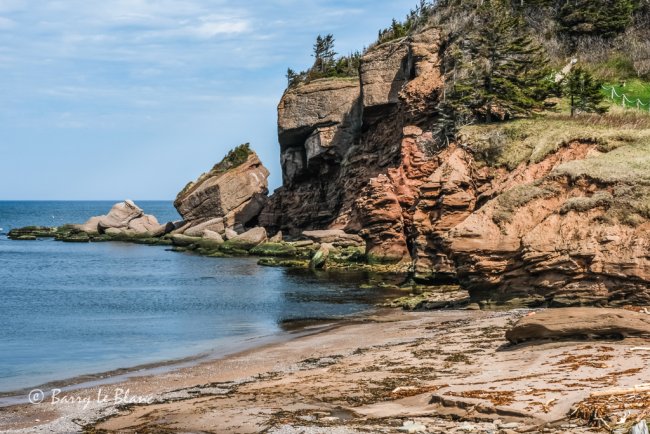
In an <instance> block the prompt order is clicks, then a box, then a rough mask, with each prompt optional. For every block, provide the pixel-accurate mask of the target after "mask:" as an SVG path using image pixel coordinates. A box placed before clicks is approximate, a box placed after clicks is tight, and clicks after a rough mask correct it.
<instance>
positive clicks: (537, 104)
mask: <svg viewBox="0 0 650 434" xmlns="http://www.w3.org/2000/svg"><path fill="white" fill-rule="evenodd" d="M528 32H529V30H528V28H527V26H526V24H525V22H524V21H523V19H522V18H521V17H519V16H516V15H514V14H513V13H512V9H511V8H510V7H509V5H508V3H507V1H506V0H491V1H490V0H486V1H485V2H484V3H483V4H482V5H481V6H479V7H478V9H477V11H476V16H475V19H474V22H473V24H472V26H471V29H468V31H467V32H466V33H465V34H464V35H461V36H460V40H459V41H458V42H457V44H456V48H455V53H454V55H453V57H454V65H453V69H454V70H453V73H452V74H451V78H452V82H453V88H452V89H451V92H450V94H449V95H448V103H449V104H450V105H451V106H452V107H453V108H454V110H455V111H456V112H457V113H458V114H459V115H460V116H461V117H463V118H470V119H471V118H473V119H476V120H480V121H486V122H492V121H495V120H505V119H510V118H513V117H517V116H525V115H528V114H530V113H531V111H532V110H535V109H538V108H541V107H542V106H543V102H544V100H545V99H546V97H547V96H548V95H549V93H550V89H551V85H552V80H550V79H549V76H550V71H549V69H548V66H547V65H548V60H547V58H546V55H545V53H544V51H543V49H542V47H541V46H540V45H539V44H537V43H535V42H534V40H533V39H532V38H531V36H530V34H529V33H528Z"/></svg>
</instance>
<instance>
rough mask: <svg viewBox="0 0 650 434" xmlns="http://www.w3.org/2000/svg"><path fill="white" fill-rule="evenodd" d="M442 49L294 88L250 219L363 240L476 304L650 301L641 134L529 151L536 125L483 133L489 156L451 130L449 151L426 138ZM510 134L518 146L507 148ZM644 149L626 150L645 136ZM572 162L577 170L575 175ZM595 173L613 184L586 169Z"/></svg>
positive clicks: (405, 51)
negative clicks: (265, 196)
mask: <svg viewBox="0 0 650 434" xmlns="http://www.w3.org/2000/svg"><path fill="white" fill-rule="evenodd" d="M445 47H446V44H445V42H444V40H443V37H442V36H441V34H440V33H439V32H438V31H437V30H436V29H435V28H425V29H423V30H420V31H419V32H417V33H416V34H415V35H413V36H411V37H409V38H405V39H402V40H398V41H393V42H390V43H387V44H382V45H379V46H377V47H373V48H371V49H370V50H368V52H367V53H366V54H365V55H364V56H363V57H362V59H361V67H360V76H359V78H358V80H350V79H326V80H317V81H314V82H311V83H308V84H301V85H298V86H296V87H294V88H290V89H288V90H287V92H286V93H285V95H284V96H283V98H282V101H281V102H280V104H279V107H278V130H279V139H280V145H281V153H282V169H283V180H284V184H283V186H282V187H281V188H280V189H278V190H277V191H276V193H275V194H274V195H273V196H272V197H271V199H270V201H269V202H268V203H267V205H266V206H265V208H264V210H263V211H262V213H261V215H260V223H261V224H262V225H263V226H265V227H266V228H267V229H268V230H269V231H270V232H271V233H275V232H276V231H279V230H281V231H282V232H283V233H284V234H288V235H289V236H299V235H300V234H301V233H302V232H303V231H305V230H307V231H309V230H333V229H336V230H343V231H345V232H348V233H357V234H359V235H360V236H361V237H362V238H363V239H364V241H365V244H366V257H367V260H369V261H370V262H371V263H382V262H387V263H392V264H398V265H399V266H400V267H401V269H402V270H403V271H408V272H412V273H413V275H414V276H415V277H416V278H417V279H420V280H426V281H429V282H441V281H458V282H460V283H461V284H462V285H463V286H464V287H466V288H467V289H469V290H470V293H471V295H472V297H473V298H474V299H476V300H477V301H483V302H487V303H489V302H498V303H500V302H506V301H507V302H511V303H512V302H514V303H518V302H521V303H523V304H551V305H574V304H583V303H588V304H594V303H601V304H626V303H650V262H649V260H650V259H649V258H650V236H649V233H650V230H649V229H650V223H649V218H650V214H649V213H648V212H646V211H643V209H645V208H644V206H645V205H642V204H643V203H646V202H647V197H650V192H649V190H650V187H648V186H649V185H650V180H649V179H646V178H647V176H646V175H647V173H646V175H643V173H645V172H647V170H645V169H644V167H650V166H649V165H648V164H647V159H648V155H650V150H648V149H645V148H644V149H641V150H639V149H633V148H632V146H633V145H632V142H634V141H635V140H636V138H637V136H639V135H643V134H645V133H646V132H647V131H645V132H644V131H628V132H625V133H622V132H621V131H614V133H612V134H609V135H608V133H607V132H606V131H605V130H604V129H602V130H598V129H596V130H594V131H588V132H586V131H582V132H581V131H580V129H579V128H578V129H576V130H575V131H574V130H572V129H571V128H573V127H571V128H569V127H570V125H567V124H563V123H562V122H556V123H554V124H553V123H550V124H549V125H550V127H549V128H551V129H552V128H555V129H556V130H557V131H556V132H555V133H553V134H549V135H550V136H551V138H550V139H546V138H540V139H539V140H538V141H539V142H540V143H541V144H537V145H531V144H530V141H531V140H530V138H529V137H528V136H529V135H532V136H533V138H534V135H535V134H539V135H544V134H547V133H548V131H545V130H544V129H543V128H544V126H542V127H541V128H539V127H535V128H531V132H530V133H527V132H525V131H519V132H514V133H508V132H507V131H505V132H504V131H499V127H497V126H495V127H493V128H492V127H490V128H492V132H491V133H490V134H491V136H490V140H489V144H488V145H487V146H484V144H482V143H479V142H477V140H476V137H473V136H471V135H470V136H464V135H463V134H462V132H463V130H462V129H461V134H460V135H458V137H457V139H456V140H452V141H451V142H449V143H445V142H444V141H442V140H441V139H440V137H439V136H438V135H437V134H436V131H437V129H436V128H437V121H438V118H439V115H438V112H437V106H438V104H439V102H440V101H441V99H442V98H444V86H445V79H446V78H448V77H445V74H444V70H443V69H444V68H443V67H442V66H441V65H442V62H443V61H444V57H445V55H446V53H445ZM541 122H542V121H540V123H541ZM542 125H543V124H542ZM588 128H591V126H590V125H588V124H587V125H585V129H588ZM564 130H567V131H569V132H567V131H564ZM508 134H510V135H511V136H512V137H515V139H512V140H515V141H517V140H519V142H521V143H519V144H518V145H517V146H521V148H520V149H514V150H504V149H503V148H504V147H506V144H504V143H506V142H507V141H508V140H511V139H509V138H508V137H510V136H508ZM570 134H573V135H572V136H571V135H570ZM621 134H623V136H625V137H628V138H625V137H623V136H621ZM626 134H628V135H629V136H626ZM518 135H519V136H521V138H519V136H518ZM646 136H648V135H647V134H646ZM629 137H632V138H634V139H632V138H629ZM641 139H642V140H639V142H638V143H639V144H635V145H634V146H645V145H643V143H646V142H648V141H650V136H648V137H646V138H643V137H642V138H641ZM545 140H546V141H550V140H553V141H552V142H549V143H546V142H545ZM643 140H645V142H644V141H643ZM619 146H622V148H621V151H620V152H621V153H622V154H625V153H626V152H627V153H630V156H629V159H632V160H634V161H635V165H636V166H635V167H638V168H639V169H638V170H637V172H638V173H639V175H638V176H637V177H636V179H634V177H633V176H632V177H630V176H628V177H627V178H626V177H624V176H623V174H625V171H626V166H627V164H626V162H625V160H624V159H623V158H621V157H618V156H616V155H615V154H616V152H618V150H616V151H612V149H614V148H616V147H619ZM527 147H530V149H529V148H527ZM533 148H534V149H533ZM506 151H507V152H510V153H511V154H512V155H514V157H513V156H512V155H506V156H505V157H504V156H503V155H504V154H506V153H507V152H506ZM526 152H528V153H529V156H528V157H524V158H520V157H521V155H520V154H525V153H526ZM610 152H611V155H610ZM499 158H501V159H502V160H503V161H501V160H499ZM508 158H510V160H508ZM493 160H495V161H493ZM601 160H602V161H601ZM580 161H585V162H586V163H585V164H584V165H582V166H580V167H581V168H580V169H579V170H578V168H577V166H576V167H574V166H575V165H574V166H572V165H571V164H572V163H575V162H580ZM610 162H611V163H610ZM591 165H593V166H594V167H598V168H601V169H602V170H601V171H604V172H608V171H611V172H613V173H614V174H612V175H611V176H610V175H608V176H600V175H599V174H597V173H596V174H594V173H592V172H594V170H592V169H589V168H590V167H591ZM609 166H613V168H610V167H609ZM569 169H571V173H569ZM614 169H615V170H614ZM590 170H591V172H590ZM619 172H620V173H619ZM614 175H616V176H614ZM635 183H636V184H638V185H639V189H638V191H636V192H635V193H632V192H631V191H633V189H634V188H635V187H634V186H635ZM630 189H632V190H630ZM626 192H627V193H626ZM608 195H609V196H608ZM635 195H636V196H635ZM607 197H609V198H610V199H602V198H607ZM599 198H601V199H599ZM630 203H633V204H632V205H630ZM630 208H632V209H630ZM627 213H629V215H627Z"/></svg>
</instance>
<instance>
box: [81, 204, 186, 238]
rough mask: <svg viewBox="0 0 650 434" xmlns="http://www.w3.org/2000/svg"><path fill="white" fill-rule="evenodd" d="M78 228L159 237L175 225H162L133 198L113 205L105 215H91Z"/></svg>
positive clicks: (97, 232) (97, 231) (99, 232)
mask: <svg viewBox="0 0 650 434" xmlns="http://www.w3.org/2000/svg"><path fill="white" fill-rule="evenodd" d="M77 229H79V230H81V231H82V232H85V233H88V234H109V235H124V236H145V235H146V236H150V237H158V236H161V235H164V234H165V233H167V232H169V231H170V230H171V229H173V225H170V224H167V225H161V224H160V223H158V220H157V219H156V217H155V216H152V215H146V214H145V213H144V211H143V210H142V208H140V207H139V206H137V205H136V204H135V203H133V201H131V200H125V201H124V202H119V203H116V204H115V205H113V207H112V208H111V210H110V212H109V213H108V214H106V215H104V216H97V217H91V218H90V219H89V220H88V221H87V222H86V223H84V224H82V225H78V226H77Z"/></svg>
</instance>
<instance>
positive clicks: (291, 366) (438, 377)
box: [0, 308, 650, 434]
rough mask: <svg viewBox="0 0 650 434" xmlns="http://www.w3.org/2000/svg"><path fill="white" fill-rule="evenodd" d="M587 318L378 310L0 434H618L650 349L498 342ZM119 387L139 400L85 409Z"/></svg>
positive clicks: (639, 410) (38, 415) (45, 406)
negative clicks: (545, 320) (536, 325)
mask: <svg viewBox="0 0 650 434" xmlns="http://www.w3.org/2000/svg"><path fill="white" fill-rule="evenodd" d="M569 310H571V309H569ZM593 311H599V309H593V308H591V309H590V308H585V309H583V311H579V310H577V311H576V310H574V311H572V313H568V312H566V314H565V312H564V310H563V309H558V310H546V311H530V310H509V311H503V312H485V311H472V310H446V311H439V312H437V314H436V315H431V314H429V313H423V312H420V313H406V312H400V311H395V310H393V311H388V312H378V313H377V314H376V315H373V316H369V317H360V318H357V319H356V320H352V321H349V322H346V323H342V324H339V325H336V326H333V327H330V328H328V329H327V330H323V331H321V332H318V333H316V334H311V335H307V336H302V337H297V338H295V339H292V340H289V341H286V342H280V343H275V344H271V345H266V346H263V347H260V348H256V349H252V350H247V351H245V352H243V353H239V354H235V355H231V356H227V357H226V358H224V359H220V360H214V361H208V362H205V363H201V364H198V365H196V366H190V367H185V368H180V369H175V370H171V371H169V372H166V373H161V374H158V375H156V376H155V377H147V376H141V377H133V378H131V379H129V380H127V381H125V382H120V383H117V384H111V385H103V386H94V387H90V388H85V389H80V390H73V391H68V392H65V393H63V394H62V395H61V396H60V398H63V397H66V398H67V403H65V404H64V403H62V402H59V403H51V402H48V401H47V400H46V401H44V402H43V403H42V404H40V405H22V406H14V407H10V408H5V409H2V412H3V417H2V418H0V430H2V431H3V432H8V433H13V434H18V433H39V432H76V431H82V432H88V433H100V432H103V433H113V432H114V433H117V432H176V431H178V429H179V428H182V430H183V431H184V432H187V431H191V432H238V433H249V432H250V433H253V432H268V433H299V432H314V433H326V432H327V433H332V432H334V433H346V434H347V433H350V434H352V433H363V432H383V433H398V432H431V433H463V432H477V433H481V432H482V433H490V432H491V433H499V434H512V433H523V432H544V433H569V432H570V433H597V432H616V433H627V432H628V431H629V429H630V427H631V426H632V425H634V424H636V422H637V421H638V420H640V418H642V417H644V416H643V415H644V409H645V410H647V407H646V405H647V404H646V401H644V399H646V398H647V396H646V392H644V390H645V389H643V388H642V386H643V381H644V379H647V377H648V375H650V372H649V371H648V369H649V368H648V366H650V365H649V364H648V357H650V352H648V351H647V348H646V349H643V348H645V347H640V346H639V344H640V343H641V342H644V341H642V340H640V338H639V337H634V336H630V337H628V338H627V339H625V340H620V339H617V340H612V339H611V338H607V337H606V338H605V339H604V340H588V341H585V340H582V341H576V340H566V341H561V342H553V341H549V340H536V339H537V338H536V339H533V340H532V341H528V342H527V343H526V344H519V345H513V344H512V343H509V342H508V341H507V340H506V338H505V336H506V332H512V331H513V330H515V331H516V330H518V329H522V330H524V329H526V328H527V327H528V324H531V323H532V322H534V321H535V318H536V317H537V316H538V315H539V316H543V315H551V316H552V317H553V318H555V321H556V322H557V323H558V324H559V323H561V322H562V320H561V318H562V317H569V318H573V319H575V318H576V315H578V316H579V317H580V318H582V319H585V320H587V321H588V319H589V317H590V316H591V314H592V312H593ZM629 315H630V316H629V318H635V316H636V315H647V314H645V313H636V312H630V314H629ZM570 322H574V320H571V321H564V322H563V324H564V326H565V328H566V326H567V325H569V323H570ZM514 324H517V325H516V326H514V328H513V325H514ZM569 327H570V326H569ZM528 329H529V330H530V328H528ZM576 330H577V329H576ZM582 330H584V329H582ZM646 332H647V330H646ZM529 337H530V336H529ZM538 338H539V336H538ZM119 390H128V391H129V393H130V395H131V396H132V397H148V398H150V401H149V402H148V403H131V404H126V405H119V404H116V403H115V402H112V401H111V400H108V401H107V402H96V401H95V400H92V399H91V400H90V403H89V404H88V405H85V401H83V398H84V397H96V396H97V394H98V393H101V394H102V396H113V395H114V393H115V391H119ZM621 398H622V399H623V401H622V400H621ZM607 427H609V428H610V429H608V428H607ZM612 430H613V431H612Z"/></svg>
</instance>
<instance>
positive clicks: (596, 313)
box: [506, 307, 650, 344]
mask: <svg viewBox="0 0 650 434" xmlns="http://www.w3.org/2000/svg"><path fill="white" fill-rule="evenodd" d="M627 337H641V338H648V339H650V315H648V314H646V313H639V312H634V311H630V310H625V309H602V308H590V307H570V308H562V309H548V310H544V311H541V312H536V313H532V314H530V315H528V316H525V317H523V318H522V319H520V320H519V321H518V322H517V323H516V324H515V325H514V327H513V328H511V329H510V330H508V331H507V332H506V339H508V340H509V341H510V342H511V343H513V344H518V343H521V342H526V341H536V340H573V339H581V340H582V339H590V338H627Z"/></svg>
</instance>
